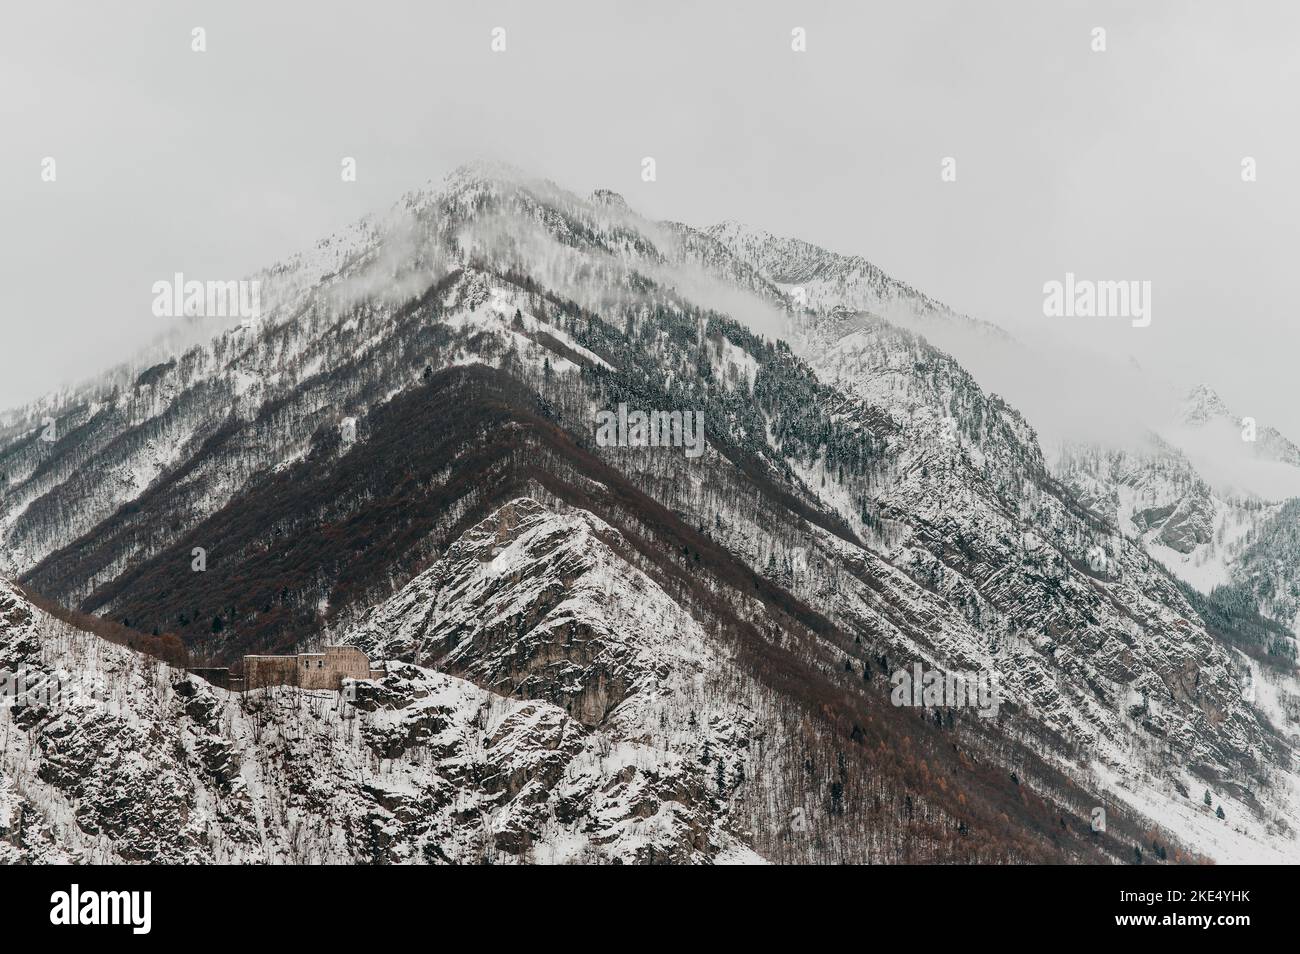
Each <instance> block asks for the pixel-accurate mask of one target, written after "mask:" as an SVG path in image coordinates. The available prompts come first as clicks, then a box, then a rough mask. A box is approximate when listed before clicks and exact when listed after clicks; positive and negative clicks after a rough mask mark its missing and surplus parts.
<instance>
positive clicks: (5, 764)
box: [0, 585, 758, 863]
mask: <svg viewBox="0 0 1300 954" xmlns="http://www.w3.org/2000/svg"><path fill="white" fill-rule="evenodd" d="M0 617H2V618H3V620H4V625H3V627H2V628H0V670H3V671H5V672H10V673H15V672H21V673H23V674H24V676H25V677H27V678H29V679H30V678H33V677H34V675H35V674H36V673H44V674H47V675H53V674H55V673H56V672H58V671H59V670H60V668H63V669H64V670H65V672H66V670H67V669H73V670H75V671H76V672H77V673H78V675H77V677H76V679H75V681H74V683H75V688H76V690H77V692H76V693H75V694H72V693H68V694H66V695H65V697H64V698H63V699H61V700H60V701H58V702H56V703H54V704H51V705H48V706H47V705H40V704H36V705H29V704H20V705H19V706H17V707H15V708H13V709H6V710H4V714H3V716H2V717H0V725H3V729H0V731H2V732H3V737H4V738H5V740H6V745H5V749H4V751H3V753H2V755H0V860H4V861H9V862H36V861H62V860H71V861H84V862H122V861H137V862H138V861H149V862H152V861H163V862H184V863H194V862H249V861H257V862H288V863H309V862H336V863H357V862H362V863H376V862H377V863H394V862H413V861H414V862H476V861H484V860H494V861H511V860H515V861H521V860H534V861H550V862H560V861H573V860H588V861H606V862H609V861H617V862H628V863H635V862H665V861H670V862H696V863H698V862H707V861H711V860H715V859H718V858H719V857H725V858H727V859H729V860H736V859H741V858H748V859H751V860H758V859H757V856H756V855H754V854H753V852H752V851H749V850H748V849H746V848H745V847H744V846H743V844H742V843H741V842H740V841H739V840H738V839H737V838H736V837H735V836H734V835H733V834H731V833H730V832H729V830H728V825H727V821H726V818H725V812H723V811H722V810H721V809H720V806H719V803H718V800H717V796H716V793H715V792H714V791H713V790H712V788H711V781H712V780H711V778H710V773H709V772H708V771H707V767H706V766H704V765H701V764H700V763H698V761H697V760H696V759H694V758H693V757H690V755H689V753H690V749H689V748H688V749H686V750H685V751H684V752H683V754H682V755H674V754H673V753H672V752H670V751H667V750H666V749H662V748H660V747H658V746H657V745H655V744H654V743H653V742H652V741H651V740H652V738H653V737H654V736H655V735H656V734H657V733H658V732H659V730H658V728H657V726H655V725H647V724H643V722H642V721H641V720H642V719H643V718H644V717H646V716H647V715H649V714H650V713H651V712H653V711H654V709H653V708H650V707H634V706H624V707H623V708H622V709H621V710H620V714H619V715H617V716H616V717H614V718H613V719H610V720H607V721H606V725H605V727H604V728H603V729H602V730H601V731H600V732H594V731H593V730H592V729H591V728H589V727H588V726H584V725H583V724H581V723H580V722H579V721H577V720H575V719H574V718H572V717H571V716H570V715H569V714H568V713H567V712H565V711H564V710H562V709H560V708H559V707H557V706H555V705H552V704H550V703H548V702H545V701H542V700H527V701H517V700H512V699H509V698H504V697H502V696H499V695H496V694H495V693H492V692H489V691H487V690H484V689H480V688H478V687H477V686H474V685H473V684H471V683H468V682H465V681H463V680H460V679H457V678H455V677H453V676H449V675H445V674H442V673H437V672H433V671H431V670H428V669H425V668H422V667H419V666H414V665H409V664H407V665H402V664H396V665H394V666H393V667H392V670H391V671H390V673H389V674H388V675H387V676H386V677H385V678H384V679H382V680H379V681H377V682H370V681H364V682H359V683H356V684H354V685H353V686H352V689H351V691H349V692H346V693H343V694H340V693H334V692H312V691H307V690H299V689H296V688H288V687H279V688H274V689H264V690H258V691H255V692H251V693H248V694H246V695H236V694H231V693H228V692H226V691H225V690H222V689H217V688H215V687H212V686H209V685H207V684H206V683H204V682H202V681H201V680H199V679H198V678H197V677H193V676H187V675H185V674H184V673H183V672H180V671H178V670H174V669H171V668H170V667H168V666H166V665H164V664H162V663H160V662H158V661H156V660H153V659H150V658H148V657H144V656H139V655H136V654H135V653H132V652H130V651H129V650H126V649H123V648H121V647H118V646H114V645H111V644H108V643H105V642H103V641H102V640H99V639H98V638H96V637H94V636H92V635H89V634H85V633H80V632H78V631H76V630H72V629H70V628H69V627H66V626H64V625H63V624H61V623H58V622H57V621H54V620H51V619H49V618H47V617H43V616H42V615H41V614H40V613H39V612H37V611H33V610H32V609H31V608H30V607H29V606H27V605H26V604H25V603H24V602H23V601H22V599H21V597H20V596H18V595H17V594H16V593H14V592H13V591H12V590H9V589H8V588H7V587H4V586H2V585H0ZM349 697H351V698H349ZM747 742H748V736H747V735H745V734H740V735H738V736H737V737H733V738H732V739H731V740H721V739H718V738H715V739H714V741H713V745H714V751H715V753H716V755H715V757H716V758H720V759H727V758H730V759H741V758H743V747H744V746H745V745H746V744H747ZM684 756H685V757H684Z"/></svg>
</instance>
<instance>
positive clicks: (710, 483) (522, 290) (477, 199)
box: [0, 164, 1300, 864]
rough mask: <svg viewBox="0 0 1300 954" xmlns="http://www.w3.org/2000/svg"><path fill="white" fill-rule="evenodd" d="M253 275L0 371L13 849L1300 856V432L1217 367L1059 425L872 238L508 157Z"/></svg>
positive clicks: (313, 856) (112, 854)
mask: <svg viewBox="0 0 1300 954" xmlns="http://www.w3.org/2000/svg"><path fill="white" fill-rule="evenodd" d="M251 278H252V279H254V280H256V281H259V282H260V283H261V285H260V289H261V306H262V313H261V316H260V319H259V320H256V321H248V322H245V323H243V324H234V325H233V326H231V327H224V328H223V327H222V326H221V325H220V324H216V325H213V324H212V323H213V322H215V321H216V320H215V319H211V318H181V319H173V321H175V322H177V323H178V325H180V326H181V327H180V328H179V329H178V332H177V333H178V335H180V336H182V337H184V336H188V337H190V338H191V339H193V340H201V343H199V344H195V345H193V346H191V347H188V349H186V348H184V347H178V348H174V349H171V350H167V349H161V348H160V349H157V350H156V352H155V353H151V354H150V355H149V356H147V357H144V358H141V360H139V361H137V362H135V363H133V364H131V365H129V366H123V367H118V368H115V369H112V370H111V371H109V372H107V373H105V374H104V375H103V376H101V377H99V378H98V379H96V380H93V381H91V382H88V383H86V384H85V385H83V386H80V387H77V388H73V389H69V390H65V391H61V392H59V393H56V394H51V395H49V396H47V397H46V398H44V399H42V400H40V401H37V402H35V403H33V404H31V405H29V406H26V407H22V408H18V409H16V410H14V411H11V412H9V413H8V414H7V415H5V416H4V417H3V418H0V577H2V578H3V579H2V580H0V680H4V681H5V685H6V686H8V687H10V688H11V691H10V692H9V694H8V696H7V703H6V705H5V707H4V708H3V710H0V859H3V860H5V861H10V862H21V863H33V862H46V861H71V862H139V861H166V862H231V861H237V862H286V863H310V862H368V863H370V862H373V863H401V862H418V863H467V862H496V863H528V862H537V863H559V862H580V861H594V862H609V863H663V862H671V863H707V862H718V863H724V862H725V863H738V862H814V863H816V862H873V863H902V862H906V863H933V862H960V863H975V862H979V863H1027V862H1084V863H1126V864H1127V863H1135V862H1136V863H1153V862H1154V863H1180V862H1184V863H1192V862H1202V861H1219V862H1242V861H1265V862H1279V861H1290V862H1294V861H1297V860H1300V840H1298V838H1300V835H1298V834H1297V831H1296V819H1297V818H1300V790H1298V789H1297V785H1298V784H1300V776H1298V775H1297V765H1296V749H1297V745H1300V686H1298V685H1297V679H1296V654H1295V639H1296V633H1297V626H1298V625H1300V519H1298V518H1300V490H1292V489H1291V488H1292V487H1293V486H1295V484H1293V483H1292V480H1293V478H1294V477H1295V476H1296V475H1300V450H1297V448H1296V447H1295V445H1293V444H1291V443H1290V442H1289V441H1288V440H1287V439H1286V438H1285V437H1284V436H1282V435H1281V434H1280V433H1278V432H1276V431H1274V430H1270V429H1268V428H1266V427H1263V426H1261V427H1260V429H1259V435H1258V439H1257V440H1255V441H1253V442H1251V443H1246V442H1244V441H1242V440H1241V439H1240V437H1239V434H1238V432H1239V431H1240V430H1241V426H1240V420H1239V419H1237V418H1234V417H1233V416H1232V415H1231V414H1230V413H1229V412H1228V411H1227V409H1226V408H1223V407H1222V406H1221V404H1222V402H1219V401H1218V400H1217V397H1215V396H1214V394H1213V392H1212V391H1211V390H1210V389H1208V388H1206V389H1203V390H1202V391H1199V392H1197V393H1196V394H1194V395H1193V396H1192V398H1191V399H1190V400H1189V402H1188V405H1187V409H1186V413H1185V415H1184V416H1183V417H1182V418H1181V419H1180V420H1178V421H1173V422H1169V426H1168V427H1167V428H1165V429H1163V430H1152V432H1151V434H1150V436H1149V440H1148V441H1147V442H1146V443H1145V444H1144V445H1143V446H1141V447H1137V448H1133V447H1126V448H1118V447H1103V446H1099V445H1097V444H1095V443H1076V444H1069V445H1065V446H1061V447H1055V446H1053V447H1050V448H1045V447H1044V446H1043V444H1042V443H1040V440H1039V437H1038V434H1037V432H1036V430H1035V427H1034V426H1033V424H1032V421H1033V419H1034V414H1035V409H1034V408H1033V407H1025V408H1019V409H1018V408H1016V407H1013V406H1012V405H1011V404H1010V403H1009V402H1008V401H1007V400H1004V399H1003V398H1002V397H999V395H998V394H995V393H992V392H991V391H989V390H988V389H987V388H986V387H983V386H981V382H980V381H978V380H976V377H975V376H973V374H972V372H971V370H969V369H968V368H967V367H966V366H964V365H963V364H962V363H960V362H961V353H960V351H961V348H960V347H959V344H960V343H961V342H969V341H972V340H990V341H994V342H997V343H998V347H1007V348H1016V347H1018V346H1017V345H1016V344H1015V343H1014V342H1010V341H1009V339H1008V336H1007V335H1006V334H1005V332H1002V331H1000V330H999V329H997V328H995V327H994V326H992V325H987V324H984V323H981V322H978V321H975V320H973V319H970V318H967V317H965V316H962V315H961V314H959V313H957V312H955V311H953V310H952V309H949V308H948V307H946V306H944V305H942V304H941V303H939V302H936V301H934V300H932V299H930V298H929V297H927V296H925V295H924V294H922V293H921V292H919V291H917V290H915V289H913V288H911V287H909V286H908V285H906V284H904V283H902V282H899V281H896V280H895V279H893V278H891V277H890V276H888V275H886V274H884V273H883V272H881V271H880V270H879V269H878V268H876V267H875V266H873V265H872V264H871V263H869V262H867V261H866V260H864V259H861V258H856V257H849V256H843V255H837V254H835V253H832V252H829V251H826V250H824V249H821V248H818V247H816V246H813V245H810V244H808V243H805V242H800V241H797V240H793V239H783V238H780V237H777V236H773V235H771V234H769V233H766V232H763V231H761V230H757V229H750V228H748V227H745V226H741V225H737V224H735V223H726V224H722V225H718V226H713V227H708V228H696V227H692V226H688V225H683V224H680V223H674V222H656V221H650V220H648V219H646V218H643V217H642V216H640V215H638V214H637V213H636V212H635V211H633V210H632V209H631V208H630V207H629V206H628V204H627V203H626V202H625V201H624V200H623V199H622V198H621V197H620V196H618V195H616V194H615V193H612V192H609V191H605V190H601V191H597V192H595V193H593V194H592V195H590V196H587V197H583V196H580V195H576V194H573V193H571V192H568V191H566V190H564V189H562V188H560V187H559V186H557V185H555V184H553V183H551V182H548V181H540V180H537V179H534V178H532V177H530V176H528V175H527V174H525V173H523V172H520V171H518V170H515V169H512V168H507V167H501V166H496V165H491V164H476V165H471V166H467V167H464V168H461V169H459V170H457V171H456V172H454V173H453V174H452V175H451V176H450V177H448V179H447V180H446V181H445V182H443V183H441V184H438V185H430V186H429V187H427V188H425V189H422V190H419V191H415V192H412V193H410V194H409V195H407V196H405V197H404V198H403V199H402V200H401V201H399V202H398V203H397V204H396V205H395V206H394V207H393V208H392V209H390V210H388V211H387V212H386V213H384V214H382V215H376V216H373V217H371V218H367V219H365V220H362V221H360V222H358V223H356V224H355V225H354V226H353V227H351V228H349V229H347V230H345V231H343V232H341V233H339V234H336V235H333V236H330V237H329V238H327V239H324V240H323V241H321V242H320V243H319V244H318V245H317V246H316V247H315V248H313V249H311V250H309V251H306V252H304V253H302V254H300V255H297V256H295V257H293V258H292V259H290V260H288V261H285V262H281V263H278V264H276V265H274V266H272V267H270V268H268V269H266V270H265V271H264V272H262V273H261V274H259V275H255V276H251ZM931 341H936V342H951V349H950V350H948V351H945V350H940V348H939V347H936V346H935V345H934V344H932V343H931ZM977 373H978V372H977ZM697 425H698V426H699V427H700V428H701V430H700V431H699V434H700V436H701V438H702V440H701V442H700V443H699V444H693V443H692V441H693V440H694V432H695V428H696V426H697ZM1220 431H1222V433H1220ZM1221 438H1222V439H1225V440H1229V441H1232V442H1234V443H1233V444H1232V447H1231V448H1230V449H1226V450H1223V451H1222V452H1220V451H1218V450H1215V448H1216V447H1219V445H1218V444H1215V443H1214V442H1215V441H1218V440H1220V439H1221ZM1222 446H1223V447H1224V448H1227V446H1228V445H1227V444H1223V445H1222ZM1232 455H1237V456H1232ZM1242 455H1244V456H1242ZM1237 457H1241V460H1242V461H1244V463H1242V464H1241V466H1240V467H1235V465H1234V467H1235V469H1234V468H1230V467H1227V466H1225V467H1224V468H1222V469H1221V470H1222V472H1220V470H1216V469H1215V465H1216V464H1218V463H1221V462H1223V461H1225V460H1229V461H1236V460H1237ZM327 645H328V646H338V645H343V646H355V647H358V648H359V649H361V650H363V651H364V652H365V653H366V654H367V656H368V658H369V659H370V662H371V666H372V667H374V668H375V672H373V673H372V675H371V678H368V679H363V678H355V679H354V678H348V679H344V680H343V681H342V683H341V689H340V690H338V691H335V690H332V689H308V688H302V687H300V686H298V685H288V684H286V685H272V686H267V687H252V686H248V687H247V688H246V691H245V689H244V688H241V687H240V686H239V685H238V684H236V683H234V682H227V681H225V680H223V679H221V678H215V677H212V676H211V673H210V672H209V670H211V669H213V668H215V667H230V668H231V670H232V672H233V673H234V674H235V677H236V678H238V674H239V673H240V672H241V671H242V669H243V667H244V663H243V657H244V656H246V655H268V654H286V653H297V652H310V651H315V650H318V649H320V648H321V647H323V646H327ZM191 670H203V671H191ZM963 684H964V685H965V686H966V687H967V688H968V689H969V690H970V691H969V692H966V693H962V692H960V689H961V687H962V686H963ZM976 686H978V687H979V692H976V691H975V687H976ZM954 688H955V689H956V690H958V691H957V692H954Z"/></svg>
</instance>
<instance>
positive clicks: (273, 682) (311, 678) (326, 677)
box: [190, 646, 384, 690]
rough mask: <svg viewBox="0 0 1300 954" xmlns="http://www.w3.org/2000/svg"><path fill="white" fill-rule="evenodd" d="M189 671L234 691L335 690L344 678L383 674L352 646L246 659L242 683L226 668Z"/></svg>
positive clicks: (363, 677)
mask: <svg viewBox="0 0 1300 954" xmlns="http://www.w3.org/2000/svg"><path fill="white" fill-rule="evenodd" d="M190 671H191V672H193V673H195V675H199V676H202V677H203V678H204V679H206V680H208V682H211V683H213V684H214V685H220V686H223V688H229V689H236V690H238V689H263V688H265V687H267V686H298V687H299V688H302V689H334V690H338V689H341V688H342V687H343V680H344V679H378V678H380V677H382V676H383V675H384V671H383V670H381V669H371V668H370V657H368V656H367V655H366V654H365V653H363V652H362V651H361V650H359V649H357V647H355V646H326V647H324V651H323V652H319V653H296V654H294V655H292V656H245V657H244V676H243V679H242V680H241V679H239V678H238V677H233V676H230V674H229V670H225V669H221V670H218V669H202V670H193V669H192V670H190Z"/></svg>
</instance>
